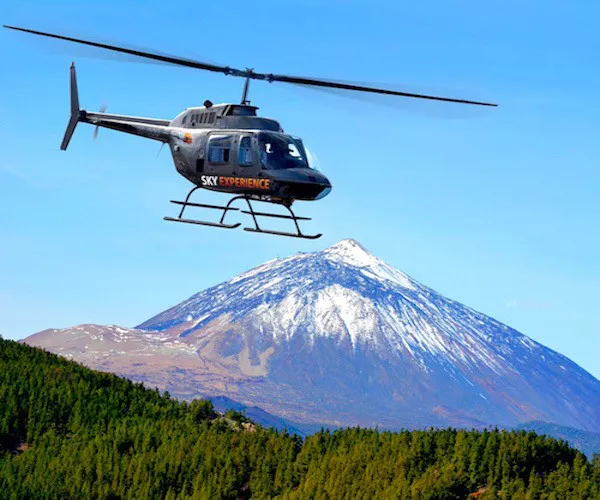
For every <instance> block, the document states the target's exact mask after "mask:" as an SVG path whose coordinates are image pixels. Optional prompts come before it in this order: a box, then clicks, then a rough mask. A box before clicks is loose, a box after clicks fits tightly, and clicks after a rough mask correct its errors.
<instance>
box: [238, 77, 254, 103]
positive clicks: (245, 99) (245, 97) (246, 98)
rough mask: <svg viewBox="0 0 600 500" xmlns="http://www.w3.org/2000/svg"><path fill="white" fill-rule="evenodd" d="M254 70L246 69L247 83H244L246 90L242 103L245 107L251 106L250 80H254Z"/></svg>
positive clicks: (243, 93)
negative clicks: (249, 97)
mask: <svg viewBox="0 0 600 500" xmlns="http://www.w3.org/2000/svg"><path fill="white" fill-rule="evenodd" d="M253 69H254V68H246V71H245V73H246V81H245V82H244V90H243V92H242V102H241V104H242V105H244V106H247V105H248V104H250V101H249V100H248V90H249V89H250V78H252V75H253V73H254V71H252V70H253Z"/></svg>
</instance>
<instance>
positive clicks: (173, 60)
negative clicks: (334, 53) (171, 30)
mask: <svg viewBox="0 0 600 500" xmlns="http://www.w3.org/2000/svg"><path fill="white" fill-rule="evenodd" d="M3 26H4V27H5V28H8V29H11V30H15V31H22V32H24V33H31V34H33V35H40V36H46V37H48V38H55V39H57V40H65V41H67V42H74V43H80V44H82V45H89V46H90V47H97V48H100V49H106V50H112V51H114V52H120V53H122V54H130V55H133V56H137V57H143V58H146V59H152V60H154V61H160V62H164V63H169V64H178V65H180V66H187V67H188V68H196V69H204V70H207V71H215V72H218V73H225V74H226V75H235V76H246V72H245V71H241V70H238V69H234V68H230V67H228V66H217V65H215V64H209V63H203V62H200V61H195V60H193V59H185V58H182V57H173V56H170V55H166V54H158V53H154V52H146V51H143V50H137V49H128V48H126V47H119V46H117V45H109V44H106V43H100V42H92V41H90V40H83V39H81V38H73V37H69V36H63V35H56V34H54V33H45V32H43V31H36V30H30V29H26V28H19V27H18V26H7V25H6V24H5V25H3Z"/></svg>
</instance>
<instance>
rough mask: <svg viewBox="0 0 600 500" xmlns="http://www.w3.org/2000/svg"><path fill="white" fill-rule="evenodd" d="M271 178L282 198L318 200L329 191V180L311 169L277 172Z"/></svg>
mask: <svg viewBox="0 0 600 500" xmlns="http://www.w3.org/2000/svg"><path fill="white" fill-rule="evenodd" d="M273 177H274V180H276V182H277V183H278V184H279V185H280V186H281V192H282V194H283V193H285V194H284V196H288V197H290V198H294V199H298V200H320V199H322V198H325V196H327V195H328V194H329V193H330V191H331V182H329V179H328V178H327V177H325V176H324V175H323V174H322V173H321V172H317V171H316V170H312V169H299V168H298V169H291V168H290V169H285V170H278V171H276V173H275V175H274V176H273Z"/></svg>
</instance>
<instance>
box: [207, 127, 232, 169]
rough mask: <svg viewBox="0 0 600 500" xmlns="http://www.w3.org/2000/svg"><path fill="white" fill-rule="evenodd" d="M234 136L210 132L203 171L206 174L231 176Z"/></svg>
mask: <svg viewBox="0 0 600 500" xmlns="http://www.w3.org/2000/svg"><path fill="white" fill-rule="evenodd" d="M234 138H235V136H233V135H232V134H223V133H222V132H211V133H210V135H209V137H208V143H207V147H206V160H205V162H204V171H205V172H206V173H207V174H214V175H231V174H232V172H233V165H234V164H235V161H234V157H233V154H234V149H233V142H234Z"/></svg>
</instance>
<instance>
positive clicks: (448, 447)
mask: <svg viewBox="0 0 600 500" xmlns="http://www.w3.org/2000/svg"><path fill="white" fill-rule="evenodd" d="M470 494H474V495H473V498H475V497H477V498H479V499H482V498H485V499H487V498H517V499H518V498H528V499H529V498H555V499H563V498H589V499H597V498H600V459H599V457H595V458H594V459H593V460H592V461H591V462H590V461H588V459H587V458H586V457H585V455H583V454H582V453H580V452H579V451H576V450H573V449H572V448H570V447H569V446H568V445H567V444H566V443H564V442H562V441H557V440H555V439H553V438H548V437H543V436H538V435H536V434H535V433H533V432H525V431H515V432H507V431H499V430H493V431H483V432H480V431H464V430H453V429H445V430H428V431H412V432H409V431H405V432H398V433H390V432H379V431H377V430H367V429H347V430H342V431H335V432H329V431H326V430H324V431H322V432H319V433H317V434H315V435H313V436H310V437H308V438H307V439H306V440H304V441H303V440H301V439H300V438H299V437H296V436H294V435H289V434H287V433H285V432H283V433H282V432H276V431H274V430H269V429H263V428H261V427H258V426H254V425H252V424H251V423H249V422H247V421H246V419H245V418H244V417H243V415H240V414H236V413H233V412H232V413H229V414H227V415H225V416H221V415H219V414H217V413H216V412H215V411H214V409H213V407H212V405H211V403H209V402H207V401H194V402H192V403H190V404H188V403H185V402H179V401H176V400H174V399H172V398H171V397H170V396H169V395H168V394H161V393H159V392H158V391H156V390H150V389H146V388H144V387H143V386H142V385H140V384H135V383H132V382H130V381H128V380H125V379H120V378H118V377H116V376H113V375H109V374H106V373H100V372H95V371H92V370H89V369H87V368H84V367H82V366H80V365H78V364H76V363H73V362H70V361H67V360H65V359H62V358H60V357H57V356H55V355H53V354H49V353H47V352H44V351H42V350H39V349H35V348H32V347H28V346H25V345H21V344H17V343H15V342H12V341H6V340H0V497H1V498H6V499H13V498H14V499H21V498H57V499H58V498H60V499H67V498H107V499H120V498H123V499H125V498H132V499H133V498H135V499H138V498H169V499H175V498H210V499H215V498H231V499H237V498H253V499H258V498H287V499H300V498H302V499H303V498H331V499H338V498H339V499H342V498H348V499H350V498H351V499H358V498H364V499H370V498H415V499H426V498H427V499H429V498H431V499H434V498H435V499H442V498H443V499H451V498H461V499H464V498H467V497H468V496H469V495H470Z"/></svg>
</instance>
